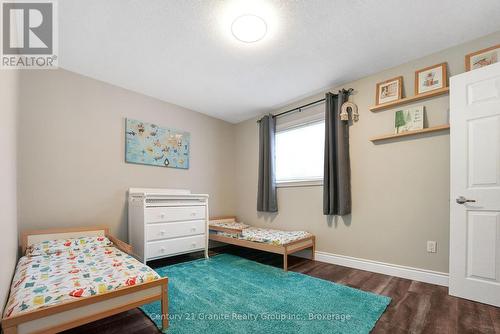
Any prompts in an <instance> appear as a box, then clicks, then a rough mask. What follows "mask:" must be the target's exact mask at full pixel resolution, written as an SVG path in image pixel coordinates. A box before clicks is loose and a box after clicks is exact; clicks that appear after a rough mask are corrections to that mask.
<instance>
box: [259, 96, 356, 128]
mask: <svg viewBox="0 0 500 334" xmlns="http://www.w3.org/2000/svg"><path fill="white" fill-rule="evenodd" d="M343 90H346V91H347V92H348V93H349V94H350V93H351V92H352V91H353V90H354V89H352V88H349V89H343ZM325 100H326V98H323V99H320V100H316V101H314V102H310V103H307V104H304V105H301V106H299V107H296V108H293V109H290V110H287V111H283V112H280V113H279V114H276V115H273V118H277V117H281V116H284V115H286V114H289V113H292V112H295V111H298V112H301V111H302V109H303V108H306V107H310V106H313V105H315V104H318V103H320V102H324V101H325ZM259 122H260V120H258V121H257V123H259Z"/></svg>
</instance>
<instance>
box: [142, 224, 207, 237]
mask: <svg viewBox="0 0 500 334" xmlns="http://www.w3.org/2000/svg"><path fill="white" fill-rule="evenodd" d="M205 233H206V227H205V221H204V220H192V221H186V222H177V223H159V224H150V225H147V226H146V241H152V240H160V239H170V238H178V237H185V236H189V235H196V234H205Z"/></svg>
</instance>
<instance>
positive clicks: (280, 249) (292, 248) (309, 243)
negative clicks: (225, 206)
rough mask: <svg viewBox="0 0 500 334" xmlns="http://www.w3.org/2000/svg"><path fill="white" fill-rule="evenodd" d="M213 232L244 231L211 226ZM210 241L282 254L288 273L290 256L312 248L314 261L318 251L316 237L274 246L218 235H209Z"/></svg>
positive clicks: (225, 218)
mask: <svg viewBox="0 0 500 334" xmlns="http://www.w3.org/2000/svg"><path fill="white" fill-rule="evenodd" d="M210 220H211V221H212V220H219V221H220V220H228V221H236V217H234V216H225V217H214V218H210ZM208 228H209V229H210V230H212V231H220V232H228V233H235V232H240V233H241V231H242V230H239V229H227V228H224V227H217V226H209V227H208ZM209 238H210V240H214V241H219V242H224V243H226V244H231V245H236V246H241V247H246V248H252V249H258V250H261V251H265V252H270V253H275V254H281V255H283V270H284V271H288V255H289V254H293V253H296V252H298V251H301V250H304V249H307V248H311V252H312V259H313V260H314V252H315V250H316V237H315V236H314V235H312V236H310V237H307V238H303V239H300V240H295V241H292V242H289V243H287V244H284V245H273V244H266V243H262V242H255V241H248V240H241V239H236V238H231V237H226V236H223V235H218V234H213V233H211V234H209Z"/></svg>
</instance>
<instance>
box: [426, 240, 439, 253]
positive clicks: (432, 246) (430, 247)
mask: <svg viewBox="0 0 500 334" xmlns="http://www.w3.org/2000/svg"><path fill="white" fill-rule="evenodd" d="M427 252H428V253H436V252H437V243H436V242H435V241H430V240H429V241H427Z"/></svg>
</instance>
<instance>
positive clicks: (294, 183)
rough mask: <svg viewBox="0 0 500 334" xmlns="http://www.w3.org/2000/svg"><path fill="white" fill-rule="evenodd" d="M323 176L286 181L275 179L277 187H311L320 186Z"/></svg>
mask: <svg viewBox="0 0 500 334" xmlns="http://www.w3.org/2000/svg"><path fill="white" fill-rule="evenodd" d="M322 185H323V178H321V179H310V180H288V181H277V182H276V187H277V188H289V187H313V186H322Z"/></svg>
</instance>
